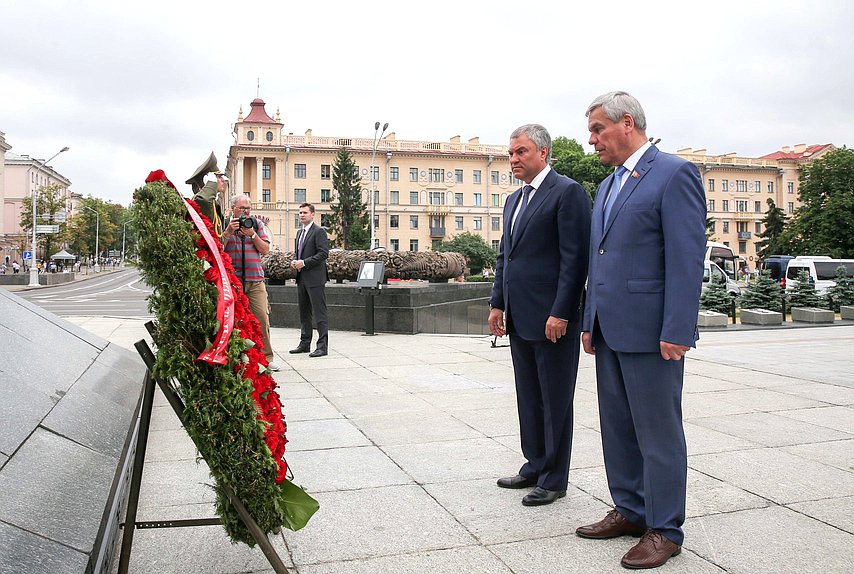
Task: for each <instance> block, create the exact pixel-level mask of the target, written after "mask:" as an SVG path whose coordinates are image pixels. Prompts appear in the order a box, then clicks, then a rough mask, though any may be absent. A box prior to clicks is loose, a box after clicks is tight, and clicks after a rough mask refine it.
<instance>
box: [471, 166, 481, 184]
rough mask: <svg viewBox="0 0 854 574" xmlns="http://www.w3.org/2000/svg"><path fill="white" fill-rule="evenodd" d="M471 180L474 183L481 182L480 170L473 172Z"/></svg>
mask: <svg viewBox="0 0 854 574" xmlns="http://www.w3.org/2000/svg"><path fill="white" fill-rule="evenodd" d="M471 182H472V183H478V184H479V183H480V170H479V169H476V170H474V171H472V172H471Z"/></svg>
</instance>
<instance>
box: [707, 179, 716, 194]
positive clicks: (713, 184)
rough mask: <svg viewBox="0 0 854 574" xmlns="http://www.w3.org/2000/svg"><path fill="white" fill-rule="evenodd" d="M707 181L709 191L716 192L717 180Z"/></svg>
mask: <svg viewBox="0 0 854 574" xmlns="http://www.w3.org/2000/svg"><path fill="white" fill-rule="evenodd" d="M707 181H708V186H709V191H714V190H715V180H713V179H711V178H709V179H708V180H707Z"/></svg>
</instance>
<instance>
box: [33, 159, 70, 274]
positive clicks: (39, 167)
mask: <svg viewBox="0 0 854 574" xmlns="http://www.w3.org/2000/svg"><path fill="white" fill-rule="evenodd" d="M66 151H68V146H65V147H64V148H62V149H61V150H59V151H58V152H56V153H55V154H53V155H52V156H51V157H50V159H49V160H47V161H45V162H42V163H41V165H39V164H38V163H36V187H33V195H32V203H30V208H31V209H32V210H33V245H32V248H33V251H32V259H30V283H29V285H28V286H29V287H38V286H39V270H38V269H37V268H36V215H37V214H38V209H37V208H36V188H37V187H38V184H39V172H40V171H41V169H42V166H45V167H47V164H49V163H50V162H51V161H52V160H53V158H55V157H56V156H58V155H59V154H61V153H62V152H66ZM33 161H34V162H38V160H37V159H36V158H33Z"/></svg>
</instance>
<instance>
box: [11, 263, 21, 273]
mask: <svg viewBox="0 0 854 574" xmlns="http://www.w3.org/2000/svg"><path fill="white" fill-rule="evenodd" d="M20 272H21V266H20V265H19V264H18V260H17V259H16V260H15V261H13V262H12V274H13V275H17V274H18V273H20Z"/></svg>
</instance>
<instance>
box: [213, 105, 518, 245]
mask: <svg viewBox="0 0 854 574" xmlns="http://www.w3.org/2000/svg"><path fill="white" fill-rule="evenodd" d="M250 106H251V107H250V112H249V114H248V115H246V116H245V117H244V115H243V110H242V108H241V111H240V114H239V115H238V118H237V122H236V123H235V125H234V136H235V144H234V145H232V146H231V148H230V150H229V154H228V162H227V167H226V171H227V174H228V176H229V179H230V181H231V186H232V189H231V193H232V194H233V193H245V194H247V195H248V196H249V198H250V200H251V201H252V204H253V213H254V214H256V215H264V216H266V217H268V218H269V219H270V224H269V231H270V232H271V234H272V239H273V244H274V245H276V246H279V247H281V248H282V249H283V250H290V249H292V248H293V240H294V238H295V237H296V231H297V230H298V228H299V218H298V216H297V211H298V208H299V204H300V203H303V202H305V201H307V202H309V203H312V204H314V205H315V208H316V212H317V214H318V216H317V217H316V220H317V221H319V222H320V223H321V224H322V225H324V226H325V225H327V223H328V218H329V214H330V213H331V209H330V204H331V202H332V201H333V199H334V197H333V193H334V192H333V187H332V169H333V164H334V162H335V155H336V154H337V152H338V150H339V149H340V148H342V147H346V148H347V149H348V150H349V151H350V154H351V156H352V157H353V160H354V161H355V163H356V164H357V166H358V172H359V174H360V176H361V183H362V188H363V189H364V190H365V202H366V204H367V205H368V211H369V212H370V210H371V195H373V200H374V228H375V229H374V233H375V236H376V245H377V246H379V247H385V248H387V249H389V250H392V251H398V250H402V251H407V250H409V251H425V250H428V249H430V248H431V247H432V246H433V245H434V244H435V243H436V242H439V241H442V240H444V239H449V238H450V237H452V236H453V235H455V234H458V233H462V232H465V231H470V232H473V233H478V234H480V235H482V236H483V238H484V239H485V240H486V242H487V244H489V245H492V246H493V247H494V248H495V249H498V243H499V241H500V240H501V234H502V232H503V221H502V209H503V206H504V201H505V199H506V198H507V195H509V194H510V193H512V192H513V191H515V190H516V189H517V188H518V187H519V185H520V182H519V181H518V180H516V179H515V178H514V177H513V176H512V174H511V173H510V162H509V159H508V155H507V146H506V145H489V144H482V143H480V142H479V141H478V138H472V139H470V140H468V141H467V142H463V141H461V140H460V137H458V136H456V137H452V138H450V139H449V140H448V141H445V142H428V141H414V140H398V139H397V138H396V135H395V134H394V133H393V132H392V133H390V134H388V135H385V136H384V137H382V138H381V139H379V140H374V138H372V137H362V138H358V137H339V136H331V137H328V136H315V135H313V134H312V132H311V130H307V131H306V132H305V134H302V135H294V134H292V133H285V131H284V124H283V123H282V122H281V120H280V114H279V112H276V117H275V119H274V118H271V117H270V116H269V115H268V114H267V111H266V109H265V104H264V101H263V100H261V99H256V100H254V101H253V102H252V103H251V104H250ZM375 144H376V145H375ZM372 191H373V194H372V193H371V192H372Z"/></svg>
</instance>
